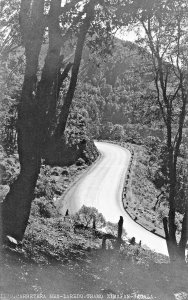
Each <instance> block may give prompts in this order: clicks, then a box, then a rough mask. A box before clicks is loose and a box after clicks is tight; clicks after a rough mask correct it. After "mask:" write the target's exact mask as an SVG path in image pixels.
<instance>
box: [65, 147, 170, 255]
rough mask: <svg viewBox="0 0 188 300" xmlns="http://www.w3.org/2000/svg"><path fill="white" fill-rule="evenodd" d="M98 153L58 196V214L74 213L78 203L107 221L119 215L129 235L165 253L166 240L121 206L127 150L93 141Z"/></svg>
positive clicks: (127, 160) (128, 154) (126, 167)
mask: <svg viewBox="0 0 188 300" xmlns="http://www.w3.org/2000/svg"><path fill="white" fill-rule="evenodd" d="M96 146H97V148H98V150H99V151H100V153H101V156H100V159H98V161H97V162H96V163H95V164H94V165H93V167H92V168H91V169H90V170H89V172H87V173H86V174H84V176H83V177H81V178H80V180H79V181H78V182H77V183H76V184H75V185H74V186H73V187H72V188H71V189H70V190H69V191H68V192H67V194H66V195H65V198H64V199H62V201H63V203H62V204H63V205H62V206H61V213H62V214H65V212H66V210H67V209H68V210H69V213H71V214H72V213H75V212H77V211H78V210H79V209H80V208H81V207H82V205H86V206H88V207H96V208H97V209H98V211H99V212H101V213H102V214H103V215H104V217H105V218H106V220H107V221H110V222H113V223H117V222H118V220H119V217H120V215H121V216H123V218H124V227H125V230H126V232H127V234H128V236H129V237H133V236H134V237H135V238H136V241H137V242H139V241H140V240H141V241H142V244H145V245H147V246H148V247H149V248H151V249H153V250H155V251H157V252H159V253H162V254H166V255H167V247H166V241H165V240H164V239H163V238H160V237H158V236H156V235H154V234H153V233H151V232H149V231H147V230H145V229H144V228H142V227H141V226H140V225H138V224H137V223H136V222H134V221H133V220H132V219H131V218H130V216H129V215H128V214H127V213H126V212H125V210H124V208H123V205H122V200H121V199H122V195H121V194H122V189H123V185H124V178H125V174H126V172H127V169H128V165H129V160H130V156H131V154H130V152H129V151H128V150H127V149H124V148H122V147H120V146H117V145H114V144H109V143H104V142H96Z"/></svg>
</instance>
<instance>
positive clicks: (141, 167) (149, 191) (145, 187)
mask: <svg viewBox="0 0 188 300" xmlns="http://www.w3.org/2000/svg"><path fill="white" fill-rule="evenodd" d="M132 147H133V149H134V153H135V157H134V163H133V167H132V172H131V182H130V194H129V195H128V212H129V213H130V214H131V216H132V217H133V218H135V217H137V222H138V223H140V224H141V225H143V226H144V227H145V228H147V229H148V230H155V232H156V233H158V234H160V235H162V236H164V230H163V225H162V221H161V219H160V218H159V216H158V213H157V212H156V211H154V209H153V208H154V206H155V203H156V201H157V198H156V197H157V195H158V194H159V191H158V190H157V189H156V188H155V186H154V184H153V182H152V181H151V180H150V179H149V177H148V161H149V155H148V153H147V151H146V149H145V148H144V147H143V146H136V145H134V146H132Z"/></svg>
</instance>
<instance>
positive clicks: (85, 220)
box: [74, 205, 106, 228]
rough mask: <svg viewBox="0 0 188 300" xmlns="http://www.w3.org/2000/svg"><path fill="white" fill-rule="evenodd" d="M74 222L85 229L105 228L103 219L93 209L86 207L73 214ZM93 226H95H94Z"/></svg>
mask: <svg viewBox="0 0 188 300" xmlns="http://www.w3.org/2000/svg"><path fill="white" fill-rule="evenodd" d="M74 221H75V222H79V223H81V224H84V226H85V227H86V228H87V227H96V228H97V227H98V228H99V227H102V226H105V223H106V221H105V218H104V217H103V215H102V214H101V213H99V212H98V210H97V209H96V208H95V207H87V206H85V205H83V206H82V208H81V209H80V210H79V211H78V212H77V213H76V214H75V216H74ZM94 224H95V225H94Z"/></svg>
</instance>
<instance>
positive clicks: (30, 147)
mask: <svg viewBox="0 0 188 300" xmlns="http://www.w3.org/2000/svg"><path fill="white" fill-rule="evenodd" d="M108 7H109V1H106V2H105V1H100V0H90V1H80V0H72V1H67V2H66V4H65V5H64V6H63V7H61V0H51V1H45V0H34V1H31V0H21V3H20V13H19V23H20V32H21V38H22V45H23V46H24V49H25V59H26V65H25V73H24V82H23V86H22V93H21V100H20V103H19V107H18V126H17V127H18V153H19V160H20V166H21V169H20V174H19V176H18V178H17V179H16V180H15V182H14V183H13V184H12V185H11V187H10V191H9V193H8V194H7V196H6V199H5V201H4V202H3V204H2V207H1V208H2V209H1V210H2V226H3V238H4V239H6V236H7V235H10V236H12V237H14V238H16V239H17V240H22V238H23V235H24V232H25V229H26V226H27V222H28V218H29V214H30V208H31V202H32V200H33V198H34V189H35V185H36V181H37V178H38V174H39V172H40V165H41V158H42V156H43V152H44V149H45V147H47V146H48V143H49V141H54V139H60V138H61V137H62V135H63V133H64V130H65V125H66V122H67V118H68V114H69V110H70V105H71V103H72V99H73V96H74V92H75V89H76V84H77V77H78V72H79V67H80V62H81V57H82V50H83V47H84V43H85V40H86V35H87V33H89V36H90V39H91V40H92V42H93V41H94V38H92V37H93V36H95V38H96V36H99V35H97V34H101V30H102V31H103V33H104V32H106V33H107V38H108V39H107V41H108V42H109V40H110V37H111V35H110V32H111V27H110V25H109V24H108V26H106V23H107V20H106V18H107V16H109V18H110V16H111V12H110V10H109V14H108ZM102 17H103V18H102ZM105 28H106V29H105ZM109 28H110V29H109ZM94 34H95V35H94ZM70 36H74V41H76V50H75V54H74V61H73V63H70V62H68V63H66V62H65V60H63V55H62V49H63V46H64V43H65V41H66V40H67V38H69V37H70ZM44 38H47V40H48V51H47V55H46V58H45V62H44V66H43V68H42V71H41V74H40V77H39V76H38V71H39V54H40V52H41V47H42V44H43V40H44ZM99 41H101V40H100V39H99ZM102 44H103V43H102V42H101V45H102ZM71 68H72V72H71V78H70V82H69V87H68V90H67V93H66V96H65V99H64V104H63V106H62V109H61V113H60V115H59V116H58V118H57V109H56V108H57V102H58V97H59V94H60V93H59V92H60V88H61V85H62V83H63V81H64V80H65V78H66V77H67V75H68V73H69V71H70V70H71ZM54 120H55V121H56V124H55V129H54Z"/></svg>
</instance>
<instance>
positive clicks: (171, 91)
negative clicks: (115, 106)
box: [134, 0, 188, 261]
mask: <svg viewBox="0 0 188 300" xmlns="http://www.w3.org/2000/svg"><path fill="white" fill-rule="evenodd" d="M187 13H188V6H187V1H179V0H172V1H155V0H153V1H142V3H141V8H140V10H138V11H137V13H136V14H135V16H134V17H135V19H134V21H135V22H136V23H137V25H138V27H137V28H138V29H139V31H140V33H141V34H140V35H139V41H140V43H141V45H142V46H144V47H145V48H146V49H147V51H148V52H149V54H148V56H147V58H150V59H151V62H152V72H153V81H154V85H155V90H156V100H157V103H158V106H159V107H160V110H161V113H162V117H163V121H164V125H165V129H166V152H167V155H166V158H167V160H166V168H167V177H168V181H167V184H166V198H167V200H168V203H169V214H168V219H164V222H163V223H164V230H165V235H166V241H167V247H168V252H169V256H170V259H171V261H177V260H179V258H180V260H183V261H185V247H186V243H187V239H188V218H187V214H188V211H187V208H188V207H187V204H185V209H184V218H183V223H182V230H181V238H180V241H179V242H178V241H177V237H176V211H177V203H176V201H177V191H178V187H177V186H178V179H177V176H178V175H177V164H178V158H179V155H180V147H181V144H182V137H183V134H184V128H185V116H186V106H187V101H188V96H187V92H188V90H187V79H188V71H187V66H188V64H187V42H188V35H187ZM187 202H188V199H186V203H187Z"/></svg>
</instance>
